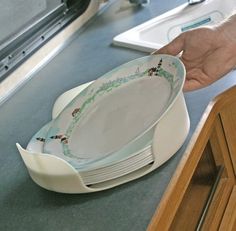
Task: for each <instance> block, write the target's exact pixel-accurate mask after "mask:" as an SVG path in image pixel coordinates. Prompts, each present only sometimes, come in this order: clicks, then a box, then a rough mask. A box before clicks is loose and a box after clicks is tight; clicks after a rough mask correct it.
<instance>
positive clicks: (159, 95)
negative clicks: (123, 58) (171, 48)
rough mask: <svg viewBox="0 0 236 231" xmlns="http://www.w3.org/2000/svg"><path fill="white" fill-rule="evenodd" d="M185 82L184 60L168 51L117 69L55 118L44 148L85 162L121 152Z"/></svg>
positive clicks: (155, 119)
mask: <svg viewBox="0 0 236 231" xmlns="http://www.w3.org/2000/svg"><path fill="white" fill-rule="evenodd" d="M183 80H184V67H183V65H182V63H181V62H180V61H179V59H178V58H176V57H173V56H168V55H155V56H147V57H143V58H140V59H137V60H134V61H132V62H129V63H127V64H124V65H122V66H120V67H118V68H116V69H114V70H113V71H111V72H109V73H107V74H106V75H104V76H103V77H101V78H99V79H98V80H97V81H95V82H94V83H93V84H91V85H90V86H89V87H88V88H86V89H85V90H84V91H82V93H81V94H79V95H78V96H77V97H75V99H73V100H72V101H71V103H70V104H69V105H68V106H67V107H66V108H65V109H64V110H63V111H62V112H61V113H60V114H59V116H58V117H57V118H56V119H55V120H54V121H53V124H52V126H51V128H50V129H49V131H48V134H47V137H46V142H45V145H44V152H46V153H52V154H56V155H59V156H60V157H62V156H65V157H66V158H67V157H70V158H73V159H77V160H79V161H81V163H83V164H85V163H89V162H91V161H95V160H99V159H102V158H104V157H106V156H108V155H110V154H112V153H114V152H116V151H118V150H120V149H121V148H122V147H124V146H126V145H128V144H130V143H131V142H135V141H136V140H138V139H139V138H142V136H143V135H144V134H145V133H146V132H147V131H149V130H150V129H151V128H153V126H154V125H155V124H156V123H157V121H158V119H160V118H161V116H162V115H163V114H164V112H165V111H166V110H167V109H168V107H169V106H170V105H171V104H172V103H173V101H174V100H175V98H176V96H177V95H178V94H179V92H180V91H181V89H182V85H183Z"/></svg>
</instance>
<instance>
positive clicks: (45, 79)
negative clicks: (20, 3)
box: [0, 0, 236, 231]
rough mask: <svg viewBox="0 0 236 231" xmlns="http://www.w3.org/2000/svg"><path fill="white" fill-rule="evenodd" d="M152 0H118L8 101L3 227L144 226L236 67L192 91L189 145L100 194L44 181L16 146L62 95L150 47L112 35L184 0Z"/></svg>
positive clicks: (3, 122) (4, 108) (0, 206)
mask: <svg viewBox="0 0 236 231" xmlns="http://www.w3.org/2000/svg"><path fill="white" fill-rule="evenodd" d="M183 2H185V1H184V0H179V1H177V0H170V1H163V0H162V1H161V0H153V1H152V0H151V3H150V4H149V5H148V6H146V7H135V6H131V5H130V6H129V5H127V4H125V5H122V1H117V2H115V3H114V4H111V5H110V6H109V7H108V8H107V9H106V10H105V11H104V12H103V13H102V14H98V15H97V16H96V17H95V18H93V19H92V20H90V22H89V23H88V24H87V25H86V26H85V27H84V28H83V29H81V30H80V31H79V32H78V33H77V34H76V35H75V36H74V38H73V40H72V41H71V43H69V44H68V45H67V46H66V47H65V49H63V51H62V52H61V53H59V54H58V55H57V56H56V57H54V58H53V59H52V60H51V61H50V62H49V63H48V64H47V65H46V66H44V67H43V68H42V69H41V70H40V71H38V72H37V73H35V74H34V76H33V77H32V78H31V79H30V80H29V81H28V82H27V83H26V84H25V85H24V86H23V87H21V88H20V89H19V90H18V91H17V92H16V93H15V94H14V95H12V97H11V98H10V99H9V100H7V101H6V102H5V103H4V104H3V105H1V107H0V147H1V149H0V230H4V231H8V230H9V231H10V230H11V231H12V230H18V231H20V230H24V231H26V230H34V231H37V230H40V231H42V230H46V231H55V230H61V231H64V230H70V231H71V230H79V231H85V230H88V231H92V230H94V231H95V230H96V231H99V230H101V231H104V230H112V231H115V230H119V231H120V230H122V231H126V230H127V231H131V230H135V231H143V230H145V229H146V227H147V225H148V223H149V222H150V219H151V217H152V215H153V213H154V211H155V209H156V207H157V205H158V203H159V202H160V199H161V197H162V195H163V192H164V191H165V189H166V186H167V184H168V183H169V181H170V178H171V176H172V175H173V173H174V171H175V169H176V166H177V165H178V163H179V161H180V159H181V157H182V155H183V153H184V150H185V148H186V145H187V144H188V142H189V139H190V138H191V136H192V134H193V132H194V130H195V128H196V125H197V124H198V122H199V120H200V118H201V115H202V113H203V111H204V109H205V108H206V106H207V104H208V103H209V101H210V100H211V99H212V98H213V97H214V96H216V95H217V94H219V93H220V92H222V91H223V90H225V89H227V88H229V87H230V86H232V85H234V84H235V83H236V72H231V73H229V74H228V75H227V76H225V77H224V78H223V79H221V80H220V81H218V82H216V83H215V84H213V85H211V86H209V87H207V88H205V89H202V90H199V91H195V92H191V93H187V94H185V99H186V103H187V107H188V111H189V115H190V120H191V128H190V132H189V135H188V137H187V139H186V142H185V143H184V145H183V146H182V148H181V149H180V150H179V151H178V152H177V153H176V154H175V155H174V156H173V157H172V158H171V159H170V160H169V161H167V162H166V163H165V164H164V165H162V166H161V167H160V168H158V169H157V170H155V171H154V172H152V173H150V174H148V175H146V176H144V177H142V178H140V179H138V180H135V181H132V182H130V183H127V184H124V185H121V186H118V187H116V188H113V189H110V190H106V191H102V192H98V193H92V194H74V195H68V194H60V193H55V192H50V191H47V190H45V189H43V188H41V187H39V186H38V185H36V184H35V183H34V182H33V181H32V180H31V178H30V177H29V175H28V172H27V170H26V168H25V166H24V163H23V161H22V159H21V157H20V155H19V153H18V151H17V149H16V146H15V143H16V142H19V143H20V144H21V145H22V146H23V147H25V146H26V145H27V143H28V141H29V140H30V138H31V136H32V135H33V134H34V133H35V132H36V131H38V130H39V129H40V128H41V127H42V126H43V125H44V124H45V123H47V122H48V121H50V120H51V110H52V106H53V104H54V101H55V100H56V98H57V97H58V96H59V95H60V94H62V93H63V92H65V91H66V90H68V89H70V88H73V87H75V86H78V85H80V84H82V83H85V82H88V81H91V80H94V79H96V78H98V77H99V76H101V75H103V74H105V73H106V72H107V71H110V70H111V69H113V68H114V67H117V66H119V65H120V64H123V63H125V62H127V61H130V60H132V59H135V58H138V57H141V56H144V55H146V54H145V53H142V52H138V51H134V50H130V49H125V48H120V47H115V46H112V45H111V41H112V38H113V37H114V36H115V35H117V34H119V33H121V32H123V31H125V30H127V29H130V28H132V27H133V26H135V25H138V24H140V23H142V22H144V21H146V20H148V19H150V18H153V17H155V16H157V15H160V14H162V13H164V12H165V11H167V10H170V9H171V8H173V7H175V6H177V5H180V4H182V3H183Z"/></svg>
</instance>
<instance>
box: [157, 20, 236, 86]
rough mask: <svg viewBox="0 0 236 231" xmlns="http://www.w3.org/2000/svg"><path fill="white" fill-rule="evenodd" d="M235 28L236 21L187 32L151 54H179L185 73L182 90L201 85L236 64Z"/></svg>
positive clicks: (208, 82)
mask: <svg viewBox="0 0 236 231" xmlns="http://www.w3.org/2000/svg"><path fill="white" fill-rule="evenodd" d="M232 27H233V30H234V31H231V29H232ZM235 28H236V20H235V22H234V23H232V21H230V23H225V24H224V25H223V24H222V25H220V26H218V27H212V28H210V27H209V28H207V27H206V28H198V29H194V30H191V31H187V32H184V33H182V34H181V35H179V36H178V37H177V38H175V39H174V40H173V41H172V42H170V43H169V44H167V45H166V46H164V47H162V48H161V49H159V50H157V51H156V52H154V53H153V54H170V55H178V54H180V59H181V60H182V61H183V63H184V64H185V67H186V72H187V73H186V81H185V84H184V91H191V90H196V89H199V88H203V87H206V86H208V85H210V84H211V83H213V82H215V81H216V80H218V79H220V78H221V77H222V76H224V75H225V74H227V73H228V72H229V71H231V70H232V69H233V68H234V67H235V66H236V33H235ZM233 32H234V33H235V34H233ZM230 33H232V34H230ZM232 36H235V37H232Z"/></svg>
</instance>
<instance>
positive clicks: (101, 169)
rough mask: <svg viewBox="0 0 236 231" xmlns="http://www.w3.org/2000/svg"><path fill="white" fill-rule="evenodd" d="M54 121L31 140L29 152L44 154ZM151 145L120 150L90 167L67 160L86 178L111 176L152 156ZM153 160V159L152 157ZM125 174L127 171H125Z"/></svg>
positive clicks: (89, 165) (28, 147) (144, 143)
mask: <svg viewBox="0 0 236 231" xmlns="http://www.w3.org/2000/svg"><path fill="white" fill-rule="evenodd" d="M51 124H52V121H50V122H49V123H47V124H46V125H44V126H43V127H42V128H41V129H40V130H39V131H38V132H37V133H36V134H35V135H34V136H33V137H32V138H31V140H30V142H29V143H28V145H27V148H26V149H27V150H28V151H31V152H33V153H42V148H43V144H44V141H45V136H46V134H47V132H48V130H49V129H50V127H51ZM150 153H151V145H150V141H149V142H148V143H146V142H141V143H139V144H138V145H137V146H136V147H131V148H130V149H126V150H123V152H122V151H121V150H120V151H119V152H117V153H115V154H114V155H111V156H108V157H107V158H104V159H103V160H100V161H97V162H94V163H90V164H88V165H85V166H82V168H79V167H81V166H80V163H77V160H74V159H72V158H67V161H68V162H69V163H70V164H71V165H72V166H73V167H74V168H75V169H77V170H78V171H79V172H83V175H84V176H86V177H87V176H88V177H90V176H93V175H96V174H98V175H101V174H108V175H109V174H111V173H113V172H115V171H118V170H122V169H123V170H125V168H130V167H131V166H132V165H135V163H136V162H137V161H141V160H142V159H144V158H146V157H149V156H151V154H150ZM152 159H153V157H152ZM124 172H125V171H124Z"/></svg>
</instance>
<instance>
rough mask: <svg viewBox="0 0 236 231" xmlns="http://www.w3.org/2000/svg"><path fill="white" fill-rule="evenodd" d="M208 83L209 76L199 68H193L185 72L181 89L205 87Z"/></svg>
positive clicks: (191, 89)
mask: <svg viewBox="0 0 236 231" xmlns="http://www.w3.org/2000/svg"><path fill="white" fill-rule="evenodd" d="M209 84H210V81H209V76H207V75H206V74H204V73H203V72H202V71H201V70H200V69H194V70H191V71H189V72H187V75H186V80H185V83H184V87H183V91H185V92H187V91H193V90H198V89H200V88H203V87H206V86H207V85H209Z"/></svg>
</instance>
